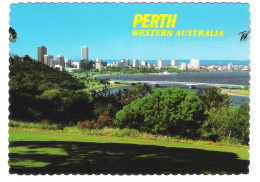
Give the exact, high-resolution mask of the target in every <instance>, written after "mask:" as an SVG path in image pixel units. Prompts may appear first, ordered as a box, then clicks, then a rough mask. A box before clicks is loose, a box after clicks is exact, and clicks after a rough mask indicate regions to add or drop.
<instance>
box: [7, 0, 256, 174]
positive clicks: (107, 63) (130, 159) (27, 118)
mask: <svg viewBox="0 0 260 182" xmlns="http://www.w3.org/2000/svg"><path fill="white" fill-rule="evenodd" d="M9 16H10V24H9V26H10V27H9V42H10V43H9V48H10V51H9V64H10V66H9V71H10V73H9V104H10V105H9V161H8V164H9V173H10V174H36V175H39V174H40V175H42V174H119V175H122V174H128V175H129V174H142V175H144V174H157V175H159V174H174V175H175V174H204V175H205V174H236V175H240V174H248V173H249V163H250V162H249V149H250V145H249V144H250V143H249V141H250V137H249V133H250V114H249V112H250V98H249V96H250V86H251V85H250V71H251V66H250V35H251V29H250V12H249V4H248V3H185V2H183V3H17V4H11V5H10V15H9Z"/></svg>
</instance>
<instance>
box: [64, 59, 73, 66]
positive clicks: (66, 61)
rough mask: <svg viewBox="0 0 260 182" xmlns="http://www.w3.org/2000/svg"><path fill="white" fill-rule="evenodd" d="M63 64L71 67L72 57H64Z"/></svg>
mask: <svg viewBox="0 0 260 182" xmlns="http://www.w3.org/2000/svg"><path fill="white" fill-rule="evenodd" d="M65 66H67V67H72V59H65Z"/></svg>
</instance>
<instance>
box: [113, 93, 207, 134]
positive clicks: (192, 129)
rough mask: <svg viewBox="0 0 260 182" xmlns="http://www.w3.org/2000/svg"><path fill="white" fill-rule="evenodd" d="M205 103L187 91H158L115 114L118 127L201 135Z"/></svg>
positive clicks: (161, 132) (160, 132)
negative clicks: (200, 129)
mask: <svg viewBox="0 0 260 182" xmlns="http://www.w3.org/2000/svg"><path fill="white" fill-rule="evenodd" d="M204 119H205V118H204V108H203V103H202V101H201V100H200V99H199V98H198V96H196V94H195V93H192V92H189V91H187V90H184V89H179V88H176V89H173V88H166V89H163V90H161V89H156V90H155V91H154V93H153V94H151V95H148V96H146V97H144V98H142V99H138V100H135V101H134V102H132V103H131V104H129V105H127V106H124V108H123V109H122V110H121V111H119V112H118V113H117V114H116V121H115V124H116V125H117V126H119V127H121V128H125V127H127V128H134V129H138V130H140V131H145V132H150V133H154V134H168V135H173V136H176V135H179V136H183V137H187V138H194V137H198V136H199V128H200V127H201V125H202V122H203V120H204Z"/></svg>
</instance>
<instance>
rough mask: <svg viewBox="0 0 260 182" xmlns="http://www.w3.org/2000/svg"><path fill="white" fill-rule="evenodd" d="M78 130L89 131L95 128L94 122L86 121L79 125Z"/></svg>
mask: <svg viewBox="0 0 260 182" xmlns="http://www.w3.org/2000/svg"><path fill="white" fill-rule="evenodd" d="M77 128H78V129H79V130H87V129H93V128H94V122H93V121H89V120H85V121H83V122H80V123H78V125H77Z"/></svg>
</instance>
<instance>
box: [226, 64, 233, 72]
mask: <svg viewBox="0 0 260 182" xmlns="http://www.w3.org/2000/svg"><path fill="white" fill-rule="evenodd" d="M227 70H229V71H231V70H233V65H232V63H229V64H228V65H227Z"/></svg>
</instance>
